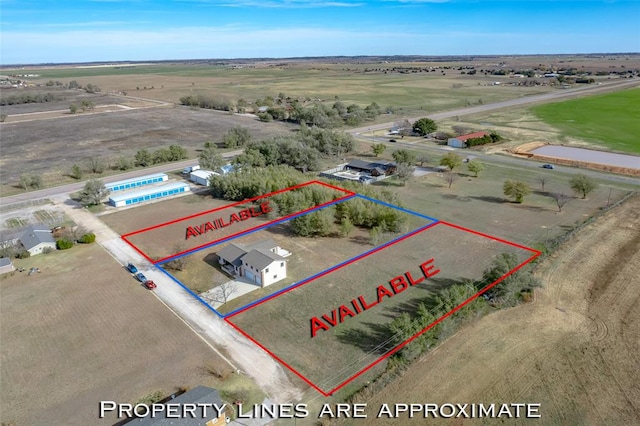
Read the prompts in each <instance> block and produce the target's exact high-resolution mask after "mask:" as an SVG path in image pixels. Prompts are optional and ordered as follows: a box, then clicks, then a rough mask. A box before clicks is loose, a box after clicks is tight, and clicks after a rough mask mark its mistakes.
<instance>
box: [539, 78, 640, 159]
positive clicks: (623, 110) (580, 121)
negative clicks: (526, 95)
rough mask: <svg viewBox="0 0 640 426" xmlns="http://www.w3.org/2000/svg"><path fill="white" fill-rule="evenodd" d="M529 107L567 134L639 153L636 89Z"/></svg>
mask: <svg viewBox="0 0 640 426" xmlns="http://www.w3.org/2000/svg"><path fill="white" fill-rule="evenodd" d="M532 110H533V112H534V113H535V114H536V115H537V116H538V117H540V118H541V119H542V120H543V121H544V122H546V123H548V124H550V125H552V126H555V127H557V128H558V129H559V130H560V131H562V132H563V133H564V134H565V135H567V136H573V137H578V138H582V139H585V140H588V141H593V142H596V143H599V144H602V145H603V146H607V147H609V148H611V149H614V150H617V151H625V152H633V153H640V140H638V137H637V135H638V134H640V89H631V90H624V91H620V92H615V93H609V94H606V95H601V96H590V97H586V98H581V99H575V100H570V101H566V102H559V103H554V104H548V105H540V106H537V107H535V108H533V109H532Z"/></svg>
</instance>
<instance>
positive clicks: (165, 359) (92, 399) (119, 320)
mask: <svg viewBox="0 0 640 426" xmlns="http://www.w3.org/2000/svg"><path fill="white" fill-rule="evenodd" d="M16 263H17V266H23V267H26V268H29V267H31V266H37V267H39V268H40V269H41V271H42V272H41V273H39V274H35V275H31V276H26V272H22V273H18V272H16V273H14V274H13V276H4V277H3V278H2V280H0V288H1V291H2V298H1V299H0V308H1V309H0V318H1V320H2V329H1V330H0V337H1V341H2V345H1V349H0V355H1V366H0V371H1V373H2V386H1V388H0V401H1V403H0V417H1V418H0V420H1V421H2V422H3V424H4V422H13V423H15V424H16V425H23V424H66V425H87V424H113V423H114V422H115V421H116V419H115V417H110V418H107V419H104V420H102V421H99V419H98V418H97V416H98V403H99V401H101V400H113V401H118V402H129V403H134V402H136V401H137V400H138V399H140V398H142V397H144V396H145V395H148V394H149V393H151V392H153V391H156V390H162V391H163V392H165V393H166V394H169V393H171V392H174V391H175V390H177V387H179V386H186V387H194V386H196V385H198V384H206V385H209V386H214V387H219V386H220V385H221V382H220V381H219V380H217V379H215V378H214V377H213V376H211V375H210V374H209V373H208V372H207V371H206V370H205V367H206V366H216V367H217V368H219V369H220V370H222V371H227V372H228V371H229V369H230V367H228V364H226V363H225V362H224V361H223V360H222V359H221V358H219V357H218V356H217V355H216V354H215V352H213V351H212V350H211V349H210V348H209V347H208V346H207V345H206V344H205V343H204V342H203V341H202V340H200V339H199V338H198V337H197V336H196V335H195V334H194V333H193V332H192V331H191V330H190V329H188V328H187V327H186V326H185V324H184V323H183V322H182V321H181V320H180V319H178V318H177V317H176V316H175V315H174V314H173V313H171V311H169V310H168V309H167V308H166V307H165V306H164V305H163V304H162V303H160V302H159V301H158V299H156V298H155V297H154V296H153V294H152V293H150V292H149V291H148V290H146V289H144V288H142V286H141V285H140V284H139V283H137V282H136V281H135V280H134V279H133V278H132V277H131V275H130V274H129V273H127V272H126V271H125V270H124V269H123V268H122V266H121V265H119V264H118V263H117V262H115V261H114V260H112V259H111V258H110V257H109V256H108V255H107V254H106V252H104V251H103V250H102V248H101V247H100V246H98V245H91V246H76V247H74V248H73V249H71V250H69V251H66V252H54V253H51V254H47V255H41V256H37V257H33V258H30V259H25V260H23V261H17V262H16ZM83 277H91V278H90V279H83ZM223 386H224V384H223Z"/></svg>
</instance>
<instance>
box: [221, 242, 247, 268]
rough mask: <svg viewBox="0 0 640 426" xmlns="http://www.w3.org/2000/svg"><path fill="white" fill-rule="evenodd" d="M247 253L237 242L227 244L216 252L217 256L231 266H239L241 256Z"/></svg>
mask: <svg viewBox="0 0 640 426" xmlns="http://www.w3.org/2000/svg"><path fill="white" fill-rule="evenodd" d="M245 254H247V252H246V251H245V250H244V248H242V247H239V244H229V245H228V246H226V247H225V248H223V249H222V250H220V251H219V252H218V257H220V258H222V259H224V260H226V261H227V262H229V263H231V264H232V265H233V266H240V264H241V263H242V261H241V260H242V256H244V255H245Z"/></svg>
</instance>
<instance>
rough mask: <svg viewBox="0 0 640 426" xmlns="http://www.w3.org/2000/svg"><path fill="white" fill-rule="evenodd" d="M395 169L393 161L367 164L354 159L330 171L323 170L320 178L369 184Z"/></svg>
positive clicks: (367, 162)
mask: <svg viewBox="0 0 640 426" xmlns="http://www.w3.org/2000/svg"><path fill="white" fill-rule="evenodd" d="M396 168H397V165H396V163H394V162H393V161H384V162H369V161H363V160H358V159H354V160H351V161H349V162H348V163H344V164H339V165H338V166H336V167H334V168H333V169H331V170H325V171H323V172H322V173H320V176H322V177H326V178H329V179H336V180H353V181H358V182H360V183H364V184H369V183H372V182H376V181H378V180H381V179H384V178H386V177H388V176H391V175H392V174H394V173H395V171H396Z"/></svg>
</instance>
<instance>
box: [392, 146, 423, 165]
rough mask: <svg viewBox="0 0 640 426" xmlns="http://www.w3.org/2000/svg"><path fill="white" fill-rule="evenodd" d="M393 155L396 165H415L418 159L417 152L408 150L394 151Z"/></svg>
mask: <svg viewBox="0 0 640 426" xmlns="http://www.w3.org/2000/svg"><path fill="white" fill-rule="evenodd" d="M392 155H393V159H394V160H396V163H398V164H407V165H413V164H415V162H416V159H417V158H418V156H417V155H416V153H415V152H413V151H407V150H406V149H399V150H397V151H394V153H393V154H392Z"/></svg>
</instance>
